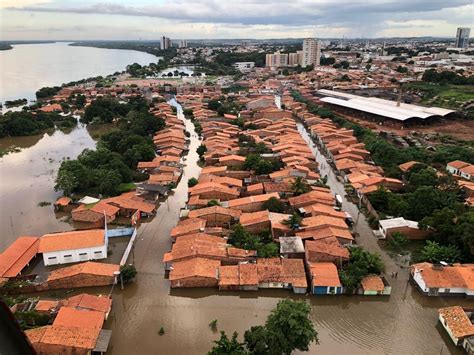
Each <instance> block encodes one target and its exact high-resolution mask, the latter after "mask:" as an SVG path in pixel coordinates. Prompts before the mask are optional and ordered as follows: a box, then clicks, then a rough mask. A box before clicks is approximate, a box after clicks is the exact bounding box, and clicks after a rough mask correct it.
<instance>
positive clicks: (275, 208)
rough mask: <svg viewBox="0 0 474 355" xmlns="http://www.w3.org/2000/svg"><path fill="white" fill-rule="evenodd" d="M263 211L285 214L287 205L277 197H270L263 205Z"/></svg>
mask: <svg viewBox="0 0 474 355" xmlns="http://www.w3.org/2000/svg"><path fill="white" fill-rule="evenodd" d="M263 209H264V210H269V211H270V212H276V213H283V212H285V204H284V203H283V202H281V201H280V200H279V199H277V198H276V197H270V198H269V199H268V200H266V201H265V202H264V203H263Z"/></svg>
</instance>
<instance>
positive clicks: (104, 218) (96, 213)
mask: <svg viewBox="0 0 474 355" xmlns="http://www.w3.org/2000/svg"><path fill="white" fill-rule="evenodd" d="M119 212H120V208H119V207H117V206H113V205H110V204H108V203H106V202H104V201H100V202H98V203H96V204H95V205H93V206H90V205H84V204H82V205H80V206H79V207H77V208H76V209H74V210H73V211H72V212H71V217H72V220H73V221H76V222H86V223H91V224H92V225H93V226H94V227H96V228H100V227H104V225H105V223H110V222H112V221H114V220H115V218H116V217H117V216H118V214H119Z"/></svg>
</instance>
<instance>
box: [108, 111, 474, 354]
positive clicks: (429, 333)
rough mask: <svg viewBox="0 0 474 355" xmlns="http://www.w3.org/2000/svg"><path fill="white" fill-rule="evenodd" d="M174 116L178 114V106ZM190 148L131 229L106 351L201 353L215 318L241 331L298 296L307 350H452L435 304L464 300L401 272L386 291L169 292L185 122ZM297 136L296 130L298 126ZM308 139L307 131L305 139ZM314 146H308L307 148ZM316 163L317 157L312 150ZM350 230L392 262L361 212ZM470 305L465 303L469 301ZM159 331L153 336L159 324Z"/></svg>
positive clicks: (390, 265) (182, 189)
mask: <svg viewBox="0 0 474 355" xmlns="http://www.w3.org/2000/svg"><path fill="white" fill-rule="evenodd" d="M179 117H180V118H181V119H183V116H182V114H181V113H180V111H179ZM186 129H187V130H188V131H189V132H192V135H191V145H190V153H189V155H188V156H187V158H186V161H185V163H186V166H185V169H184V175H183V178H182V180H181V182H180V183H179V185H178V187H177V189H176V191H175V193H174V194H173V195H171V196H170V197H169V198H168V200H167V202H164V203H163V204H162V205H161V206H160V208H159V209H158V213H157V216H156V217H155V218H154V219H153V221H151V222H150V223H147V224H146V225H142V226H141V227H140V229H139V236H138V239H137V244H136V246H135V253H134V254H135V263H136V266H137V269H138V276H137V280H136V282H135V283H133V284H131V285H128V286H127V287H126V289H125V290H124V291H120V289H118V288H115V290H114V295H113V298H114V305H113V310H112V314H111V316H110V317H109V320H108V321H107V324H106V328H109V329H112V331H113V333H112V339H111V343H110V346H109V351H108V353H110V354H156V353H160V354H205V353H206V352H207V351H209V350H210V348H211V347H212V341H213V340H215V339H217V338H218V336H219V335H218V333H214V332H213V331H212V330H211V329H210V328H209V323H210V322H211V321H212V320H214V319H217V328H218V330H225V331H226V332H227V333H228V334H231V333H232V332H233V331H237V332H239V334H240V339H242V336H243V332H244V331H245V330H246V329H248V328H250V327H251V326H253V325H258V324H262V323H264V322H265V320H266V318H267V316H268V314H269V312H270V311H271V310H272V309H273V308H274V307H275V306H276V304H277V303H278V301H279V300H280V299H282V298H286V297H289V298H293V299H304V300H306V301H307V302H309V303H310V304H311V306H312V312H311V317H312V319H313V321H314V323H315V327H316V330H317V331H318V333H319V340H320V345H313V346H312V348H311V351H310V353H313V354H314V353H319V354H381V353H385V354H389V353H390V354H448V353H451V354H458V353H460V351H459V350H458V349H455V348H454V347H453V346H452V345H451V344H452V343H451V341H450V340H449V339H448V336H447V335H446V333H445V332H444V330H443V329H442V327H440V326H439V325H438V324H437V308H439V307H445V306H448V305H456V304H463V305H465V306H466V305H468V302H469V301H466V300H465V299H459V298H439V297H438V298H428V297H424V296H422V295H420V294H419V293H418V292H417V291H416V290H415V289H413V288H412V286H411V285H408V284H407V277H408V274H407V272H403V271H400V277H399V278H398V279H396V280H393V279H389V281H391V282H393V281H395V282H393V286H394V287H393V290H392V295H391V296H390V297H361V296H337V297H334V296H321V297H314V296H297V295H294V294H293V293H291V292H289V291H284V290H282V291H275V290H260V291H257V292H239V293H236V292H218V291H217V289H189V290H184V289H179V290H170V288H169V282H168V280H166V279H165V278H164V267H163V263H162V262H161V260H162V257H163V254H164V253H165V252H167V251H168V250H169V249H170V246H171V240H170V238H169V233H170V230H171V228H172V227H173V226H174V225H175V224H176V222H177V221H178V218H179V210H180V208H182V207H184V206H185V202H186V199H187V181H188V179H189V178H190V177H197V176H198V175H199V167H198V166H197V164H196V163H197V161H198V156H197V154H196V152H195V149H196V147H197V146H199V144H200V141H199V139H198V138H197V136H196V135H195V134H194V128H193V125H192V123H191V122H189V121H187V122H186ZM298 129H299V130H300V132H301V133H303V135H305V133H304V132H303V131H304V129H303V127H302V126H299V127H298ZM305 138H306V139H308V137H307V135H306V137H305ZM315 152H316V151H315ZM317 157H318V161H319V162H320V163H321V162H322V160H323V158H322V157H321V156H320V155H317ZM325 165H326V167H325V166H323V167H322V175H326V174H327V175H328V177H329V182H330V184H331V185H332V186H331V188H332V189H333V192H337V193H339V194H340V195H341V196H344V189H343V186H342V185H341V184H340V183H339V182H337V180H336V179H335V176H334V175H333V174H332V173H331V172H330V171H329V170H328V167H327V164H325ZM344 208H345V209H346V210H347V211H349V212H351V214H353V215H354V217H355V218H356V216H357V210H354V208H355V206H354V205H352V204H350V203H349V202H347V201H345V202H344ZM356 230H357V231H358V232H359V233H360V234H361V237H359V238H358V242H359V243H361V244H363V245H364V247H366V248H367V249H369V250H371V251H377V252H379V253H381V255H382V257H383V259H384V261H385V262H386V264H387V271H389V272H390V270H392V269H394V268H395V267H396V265H395V263H394V262H393V261H392V260H391V259H390V258H388V256H387V255H386V254H385V253H383V251H381V250H380V247H379V246H378V243H377V241H376V240H375V238H374V237H373V236H372V234H371V233H370V228H369V227H368V225H367V224H366V222H365V220H364V218H363V216H361V217H360V219H359V222H358V224H357V226H356ZM471 305H472V301H471ZM161 327H163V328H164V330H165V333H164V335H162V336H160V335H159V334H158V332H159V330H160V328H161Z"/></svg>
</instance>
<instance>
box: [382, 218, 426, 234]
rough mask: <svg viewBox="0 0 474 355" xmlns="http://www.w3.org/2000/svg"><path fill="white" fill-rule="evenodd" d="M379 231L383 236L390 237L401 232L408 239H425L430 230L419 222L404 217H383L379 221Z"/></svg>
mask: <svg viewBox="0 0 474 355" xmlns="http://www.w3.org/2000/svg"><path fill="white" fill-rule="evenodd" d="M379 225H380V226H379V231H380V233H382V235H383V238H384V239H385V238H387V237H388V238H390V237H391V236H392V235H393V234H394V233H397V232H398V233H401V234H403V235H405V236H406V237H407V239H425V238H426V237H427V236H428V232H427V231H424V230H421V229H420V228H419V227H418V222H416V221H410V220H407V219H405V218H403V217H398V218H390V219H383V220H380V221H379Z"/></svg>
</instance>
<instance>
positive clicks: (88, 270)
mask: <svg viewBox="0 0 474 355" xmlns="http://www.w3.org/2000/svg"><path fill="white" fill-rule="evenodd" d="M118 271H119V265H115V264H105V263H96V262H92V261H88V262H85V263H80V264H75V265H71V266H67V267H63V268H61V269H56V270H53V271H51V273H50V274H49V276H48V278H47V280H46V282H45V283H44V284H42V285H41V286H42V288H44V289H45V290H48V289H50V290H53V289H64V288H80V287H93V286H107V285H113V284H114V283H115V282H116V279H115V273H117V272H118Z"/></svg>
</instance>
